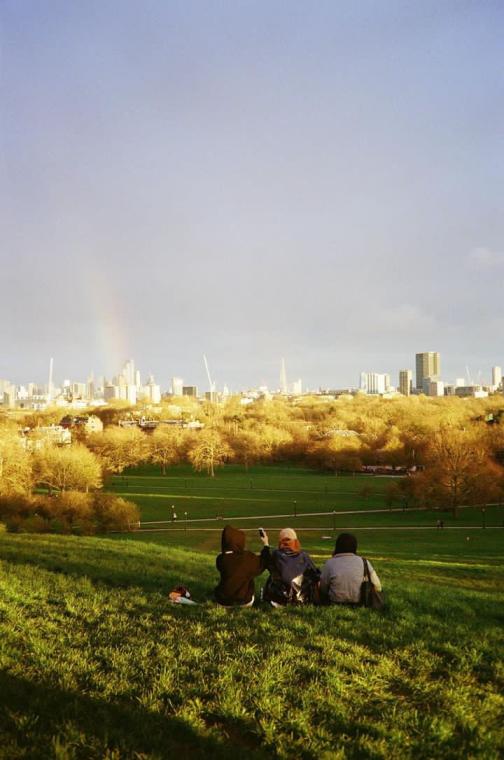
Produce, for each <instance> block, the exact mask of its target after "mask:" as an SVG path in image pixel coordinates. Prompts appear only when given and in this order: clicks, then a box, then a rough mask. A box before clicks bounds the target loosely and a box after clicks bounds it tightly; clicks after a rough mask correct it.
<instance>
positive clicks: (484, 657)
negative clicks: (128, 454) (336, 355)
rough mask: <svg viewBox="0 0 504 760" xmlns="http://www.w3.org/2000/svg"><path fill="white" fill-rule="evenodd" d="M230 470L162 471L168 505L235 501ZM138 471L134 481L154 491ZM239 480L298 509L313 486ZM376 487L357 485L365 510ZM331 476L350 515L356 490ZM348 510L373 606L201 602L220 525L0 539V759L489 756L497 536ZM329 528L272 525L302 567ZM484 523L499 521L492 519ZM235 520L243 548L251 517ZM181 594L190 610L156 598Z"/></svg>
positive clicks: (498, 672) (324, 545) (311, 481)
mask: <svg viewBox="0 0 504 760" xmlns="http://www.w3.org/2000/svg"><path fill="white" fill-rule="evenodd" d="M236 476H237V477H236V479H234V478H233V473H232V472H228V473H226V474H225V476H223V477H221V476H220V474H219V477H218V478H217V479H216V480H215V481H213V482H212V481H208V480H207V479H206V478H205V477H204V476H196V477H195V478H194V483H192V482H188V484H187V485H185V484H184V480H188V481H190V480H191V477H190V473H189V472H188V471H187V472H186V473H180V474H179V476H178V477H179V482H178V492H179V498H182V496H181V495H180V492H181V491H182V489H184V490H187V491H189V494H190V495H196V490H197V489H196V486H198V487H199V489H200V490H201V495H203V496H205V495H210V496H212V495H213V496H215V500H218V499H219V498H220V496H221V495H222V494H224V493H225V492H226V486H227V487H228V488H229V490H233V495H235V494H238V495H239V494H240V493H242V494H243V493H244V491H246V488H247V481H246V477H250V476H245V475H243V474H242V473H239V472H237V473H236ZM126 477H129V478H130V479H133V477H134V476H133V475H132V474H131V473H130V474H128V476H126ZM143 477H146V478H148V479H149V480H148V481H146V485H145V489H148V488H152V486H153V485H154V484H156V483H157V482H158V481H157V479H156V478H154V479H153V478H152V473H144V475H143ZM238 479H241V481H240V482H239V480H238ZM253 479H254V488H253V489H250V484H249V489H250V490H259V486H260V485H262V486H263V488H264V490H265V491H266V492H268V491H271V490H273V487H275V489H276V490H277V491H279V492H281V493H283V492H285V491H287V492H289V498H290V493H291V491H294V493H295V494H296V496H294V498H295V499H297V500H298V501H300V500H302V499H303V497H302V496H301V494H302V493H303V492H305V491H310V490H313V491H316V490H317V486H318V488H319V490H322V492H323V493H324V486H323V483H324V481H327V480H328V478H327V477H325V478H324V477H323V476H320V475H318V476H317V475H316V474H314V473H303V472H302V471H294V472H292V471H291V470H287V469H286V470H285V471H284V472H282V471H280V470H278V469H277V470H276V471H273V472H272V471H271V468H270V470H269V471H267V472H264V473H261V471H254V473H253ZM119 480H120V479H119ZM219 480H220V481H221V486H222V488H221V487H219ZM385 480H386V479H379V478H376V479H375V478H373V479H371V486H372V487H373V488H375V489H376V491H375V493H376V496H375V497H373V498H376V500H377V502H379V500H380V499H382V500H383V488H384V485H385ZM329 481H330V483H331V484H332V483H333V480H331V479H329ZM334 481H335V485H334V488H335V489H337V488H341V491H340V493H342V492H343V490H344V488H345V490H348V491H349V492H352V490H353V493H354V494H356V495H355V496H354V500H353V502H350V503H353V505H354V506H355V504H356V503H357V502H358V503H360V497H359V496H358V495H357V493H358V491H359V490H360V489H362V487H363V485H362V483H361V482H359V481H360V478H355V479H353V478H351V477H350V478H334ZM336 481H337V485H336ZM368 483H369V479H367V478H366V480H365V483H364V485H367V484H368ZM176 485H177V484H176V483H175V484H174V483H173V482H169V483H168V484H167V487H168V489H169V490H170V491H173V492H174V491H175V486H176ZM282 485H283V486H284V488H282ZM268 486H271V487H270V488H268ZM320 486H322V488H320ZM343 487H344V488H343ZM118 490H121V491H122V488H121V489H119V488H118ZM380 493H381V495H380ZM270 495H271V494H270V493H268V497H269V496H270ZM254 497H255V494H254ZM146 498H147V499H148V498H149V497H148V496H146ZM152 498H153V499H158V498H159V497H158V496H156V497H152ZM318 498H320V499H321V500H322V499H323V497H322V496H320V495H319V496H318ZM329 499H330V496H329ZM329 499H328V500H329ZM203 501H204V500H202V503H203ZM287 501H288V500H287ZM245 503H246V504H248V514H255V511H252V510H255V506H256V502H255V501H248V502H245ZM272 503H275V502H274V500H273V499H272ZM277 503H278V502H277ZM306 503H308V500H307V502H306ZM382 503H383V502H382ZM306 511H309V510H306ZM278 513H279V514H280V513H281V510H279V512H278ZM494 513H495V514H494ZM241 514H242V515H243V516H245V515H246V514H247V512H243V513H241ZM426 515H427V516H428V517H429V520H430V522H429V524H428V527H427V526H426V525H425V524H420V527H414V524H415V521H417V520H419V519H421V518H422V516H426ZM432 515H434V516H438V513H432ZM349 517H350V518H351V520H352V522H350V523H348V522H347V523H346V526H348V527H355V528H356V534H357V536H358V539H359V548H360V551H361V553H362V554H364V555H365V556H368V557H369V558H370V559H371V560H372V561H373V564H374V565H375V567H376V569H377V571H378V573H379V575H380V577H381V579H382V582H383V585H384V588H385V589H386V592H387V598H388V608H387V610H386V611H385V612H383V613H374V612H372V611H370V610H365V609H349V608H290V609H284V610H273V609H271V608H269V607H268V606H266V605H259V606H257V607H255V608H253V609H248V610H225V609H222V608H217V607H216V606H215V605H214V604H213V603H212V602H211V601H210V599H211V593H212V589H213V587H214V586H215V584H216V582H217V574H216V571H215V569H214V568H215V554H216V552H217V551H218V546H219V539H220V535H219V531H220V527H221V525H222V523H221V522H220V521H215V522H214V523H212V524H211V525H210V526H207V527H211V528H213V529H212V530H202V529H201V527H200V528H198V524H197V523H191V522H188V524H187V525H186V526H185V525H177V526H175V529H170V530H168V531H166V532H154V533H132V534H127V535H125V536H122V535H118V536H114V537H110V538H102V537H96V538H83V537H77V536H54V535H53V536H51V535H28V534H25V535H15V534H6V533H3V534H0V642H1V644H0V658H1V665H0V757H2V758H6V759H8V760H11V758H12V759H13V760H15V759H17V758H57V760H67V759H70V758H90V759H91V758H110V759H114V760H115V759H119V758H131V760H142V759H143V758H171V757H173V756H175V755H176V756H178V757H180V758H186V757H187V758H200V757H201V758H204V757H205V758H206V757H215V758H220V757H222V758H235V757H236V756H237V755H240V754H241V756H242V757H244V758H249V757H250V758H271V757H279V758H288V757H293V756H298V757H301V758H327V759H329V758H331V759H332V758H337V759H338V758H352V759H355V760H360V758H369V759H370V760H371V759H372V758H387V759H388V758H401V760H403V759H404V758H412V759H416V758H425V760H427V759H430V758H454V759H455V758H457V759H458V758H482V759H484V760H487V759H489V760H493V759H495V760H497V758H500V757H501V756H502V753H503V752H504V698H503V692H504V688H503V687H504V666H503V662H502V654H503V643H504V640H503V633H502V632H503V623H504V612H503V602H504V566H503V562H502V545H503V540H504V531H502V529H499V528H491V529H488V530H482V529H480V527H479V526H480V525H481V522H480V520H481V514H480V512H479V511H478V510H464V511H462V512H461V515H460V517H459V518H458V520H457V521H454V522H453V523H452V522H450V521H451V518H450V517H449V516H446V515H444V519H445V522H446V523H449V525H447V529H445V530H436V529H432V527H431V526H432V516H431V513H419V512H417V513H414V512H408V511H406V512H405V513H402V512H398V513H392V514H388V513H386V514H383V513H381V515H364V514H362V515H351V516H349ZM357 518H358V519H360V520H362V521H364V522H365V524H364V525H360V526H359V525H355V524H354V523H355V520H356V519H357ZM378 518H379V519H380V520H381V522H379V521H378ZM389 518H390V519H391V520H392V519H393V520H394V521H395V525H396V527H394V523H391V522H389V523H385V522H383V521H385V520H386V519H389ZM154 519H156V518H154ZM157 519H161V518H157ZM298 519H301V518H298ZM344 519H348V517H347V516H337V517H336V524H334V525H333V524H332V517H331V524H329V523H328V520H327V518H326V517H323V518H319V517H317V516H312V517H303V518H302V525H298V524H297V523H293V521H292V520H291V521H290V522H291V523H292V524H295V525H296V527H298V530H299V535H300V538H301V541H302V543H303V546H304V547H305V548H306V549H308V551H310V553H311V554H312V556H313V557H314V559H315V561H316V562H317V563H318V564H319V565H320V564H322V563H323V561H324V560H325V559H326V558H327V557H328V556H329V555H330V553H331V550H332V546H333V544H332V538H322V536H330V537H332V534H333V529H334V530H335V531H338V530H339V529H340V528H341V527H343V525H344V522H343V521H344ZM309 520H312V521H313V525H309V524H307V521H309ZM318 520H322V522H317V521H318ZM471 520H472V521H473V522H472V523H471ZM486 520H487V524H489V525H490V524H491V523H495V524H496V525H498V524H499V523H500V522H501V510H499V508H494V509H491V510H490V509H489V510H487V513H486ZM324 521H325V522H324ZM377 521H378V522H377ZM286 522H287V521H285V520H271V521H270V524H271V525H272V526H275V527H282V526H283V525H285V524H286ZM243 523H244V524H246V525H247V527H248V528H249V532H248V544H249V546H250V548H251V549H253V550H259V548H260V544H259V541H258V538H257V533H256V525H255V522H254V521H251V522H246V521H243ZM452 524H453V525H456V526H457V528H456V529H453V528H452V527H450V526H451V525H452ZM422 525H423V527H422ZM471 525H472V527H471ZM462 526H465V528H464V529H462ZM170 527H171V526H170ZM310 527H311V528H313V529H312V530H308V529H307V528H310ZM186 528H187V530H186ZM305 528H306V529H305ZM380 528H381V529H380ZM407 528H409V529H407ZM271 539H272V542H273V541H274V540H275V539H276V536H275V533H274V531H273V530H272V531H271ZM264 580H265V578H263V579H260V580H259V581H258V583H257V586H258V587H259V586H260V585H261V583H262V582H264ZM180 582H183V583H185V584H187V585H188V586H189V587H190V589H191V591H192V593H193V596H194V598H196V599H197V600H198V601H200V602H201V605H200V606H197V607H194V608H188V607H180V606H176V605H171V604H170V603H169V602H168V600H167V592H168V591H169V590H170V589H171V588H172V587H173V586H174V585H176V584H178V583H180Z"/></svg>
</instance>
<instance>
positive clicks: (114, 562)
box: [0, 534, 217, 598]
mask: <svg viewBox="0 0 504 760" xmlns="http://www.w3.org/2000/svg"><path fill="white" fill-rule="evenodd" d="M0 559H2V560H5V561H7V562H10V563H12V564H18V565H28V566H35V567H40V568H43V569H45V570H48V571H50V572H59V573H63V574H65V575H68V576H74V577H81V578H82V577H86V578H89V579H90V580H91V581H93V582H99V583H101V584H104V585H106V586H110V587H115V588H127V587H131V586H133V587H136V588H141V589H143V590H144V591H149V592H154V591H158V592H163V593H164V592H166V591H167V590H169V589H171V588H173V586H174V585H178V584H180V583H183V584H184V585H186V586H189V588H190V589H191V591H192V593H193V596H195V597H201V598H205V597H208V596H210V594H211V590H212V588H213V585H215V583H216V582H217V575H216V572H215V571H213V572H212V570H213V561H212V560H211V559H209V558H206V557H205V555H202V554H196V553H194V552H191V551H188V550H183V549H182V550H181V549H175V548H170V549H167V548H165V547H162V546H158V545H153V544H151V545H148V547H147V550H146V546H145V544H135V543H134V542H128V543H127V544H126V543H123V542H119V541H111V540H107V539H102V538H85V539H83V538H77V537H73V536H40V535H37V536H30V535H12V534H9V535H8V536H7V537H5V536H2V537H0ZM214 576H215V578H214Z"/></svg>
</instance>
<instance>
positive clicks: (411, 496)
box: [0, 395, 504, 511]
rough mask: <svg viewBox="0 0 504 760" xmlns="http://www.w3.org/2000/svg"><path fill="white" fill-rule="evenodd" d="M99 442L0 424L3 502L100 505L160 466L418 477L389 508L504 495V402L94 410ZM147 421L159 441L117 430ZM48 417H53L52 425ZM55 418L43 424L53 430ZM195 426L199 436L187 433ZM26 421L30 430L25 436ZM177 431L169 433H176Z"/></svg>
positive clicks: (233, 403) (305, 402)
mask: <svg viewBox="0 0 504 760" xmlns="http://www.w3.org/2000/svg"><path fill="white" fill-rule="evenodd" d="M94 413H95V414H97V415H98V416H101V418H102V420H103V422H104V424H105V427H104V430H103V432H100V433H92V434H89V435H84V434H83V433H82V431H81V432H79V433H78V434H77V435H74V441H73V443H72V444H71V445H70V446H55V445H50V444H44V445H40V446H37V447H33V448H32V449H30V448H29V447H27V446H26V445H25V444H23V439H22V437H21V436H20V432H19V424H16V423H15V422H13V421H10V420H7V419H3V420H0V495H3V496H8V495H12V494H17V495H18V496H19V495H28V494H30V493H32V491H33V489H34V488H35V487H36V486H38V487H39V488H43V489H46V490H47V492H48V493H49V494H50V493H54V492H56V493H65V492H68V491H77V492H84V493H86V492H87V493H92V492H94V491H96V490H97V489H100V488H101V487H102V485H103V482H104V479H106V478H107V477H109V476H110V475H113V474H118V473H121V472H123V471H124V470H125V469H127V468H130V467H135V466H137V465H140V464H146V463H152V464H153V465H155V466H157V467H159V472H160V473H162V474H166V473H167V471H168V470H169V468H170V467H172V466H173V465H176V464H181V463H189V464H191V465H192V467H193V468H194V469H195V470H197V471H206V472H207V473H208V475H209V476H210V477H214V476H215V474H216V471H217V469H218V468H219V467H222V466H225V465H226V464H228V463H233V464H238V465H241V466H243V467H244V468H245V469H247V468H248V467H250V466H252V465H254V464H258V463H261V464H274V463H286V462H289V463H292V464H297V465H300V466H305V467H310V468H314V469H318V470H321V471H325V472H352V471H353V472H358V471H360V470H361V469H362V468H363V467H364V466H366V465H381V466H387V467H391V468H402V469H403V470H407V471H408V472H409V473H410V477H408V478H406V479H404V480H403V481H401V482H400V484H399V485H398V484H396V483H392V484H391V485H390V488H389V489H388V492H387V498H388V500H389V502H390V503H393V502H394V501H397V502H398V503H403V504H410V503H413V502H414V503H416V504H421V505H425V506H433V507H444V508H450V509H452V510H454V511H455V510H456V508H457V506H459V505H462V504H476V503H484V502H487V501H500V500H501V499H502V493H503V490H504V479H503V472H504V470H503V467H502V462H503V457H504V421H503V422H502V423H501V422H500V420H501V417H502V419H503V420H504V417H503V415H504V399H503V397H502V396H493V397H489V398H488V399H458V398H454V399H429V398H426V397H423V396H416V397H410V398H395V399H381V398H372V397H369V396H364V395H357V396H348V397H340V398H339V399H337V400H331V399H329V400H326V399H324V397H302V398H300V399H296V400H292V401H289V400H286V399H282V398H274V399H272V400H267V399H259V400H257V401H255V402H253V403H250V404H247V405H244V404H242V403H241V399H240V398H238V397H236V398H231V399H229V400H228V401H227V402H226V403H224V404H212V403H205V404H202V405H201V404H198V403H196V402H194V401H190V402H188V401H184V404H183V405H182V406H178V407H175V406H174V405H173V404H172V405H165V406H163V405H161V406H159V407H158V408H157V409H156V410H155V411H154V412H153V410H152V409H145V408H142V407H138V408H136V409H125V408H124V407H114V406H112V407H106V408H103V409H96V410H94ZM146 414H148V415H149V417H150V418H151V419H152V420H153V422H155V423H156V422H157V423H159V424H158V426H157V427H155V429H153V430H152V431H151V432H145V431H143V430H141V429H140V428H139V427H136V426H133V427H121V426H120V425H119V422H120V421H121V419H123V418H124V416H125V415H127V416H128V417H129V421H130V422H134V420H135V419H139V418H140V416H145V415H146ZM51 415H52V417H51ZM56 416H57V412H55V411H53V410H51V411H50V412H49V413H47V415H45V416H44V415H43V414H41V413H37V416H36V420H35V418H34V419H29V418H28V422H32V423H33V422H35V421H36V422H38V423H39V424H40V422H47V421H49V420H52V421H57V420H56V419H54V418H55V417H56ZM190 419H197V420H199V421H200V422H201V423H202V425H203V427H202V429H201V430H193V429H191V428H190V427H184V426H183V424H184V423H185V422H187V421H188V420H190ZM26 423H27V418H26V417H25V418H24V420H23V424H24V425H26ZM169 423H170V424H169Z"/></svg>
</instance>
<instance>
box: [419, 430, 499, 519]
mask: <svg viewBox="0 0 504 760" xmlns="http://www.w3.org/2000/svg"><path fill="white" fill-rule="evenodd" d="M501 478H502V468H501V467H499V465H497V464H496V463H495V462H493V461H492V460H491V458H490V457H489V455H488V451H487V449H486V447H485V445H484V441H483V438H482V437H481V436H480V435H478V431H476V430H473V429H462V430H461V429H459V428H454V427H450V426H443V427H442V428H441V429H440V430H439V431H438V432H437V433H436V434H435V435H434V437H433V440H432V443H431V446H430V449H429V452H428V455H427V463H426V467H425V470H424V471H423V472H421V473H419V474H418V475H416V476H415V479H414V481H413V482H414V492H415V495H416V497H417V498H418V499H420V500H421V501H422V502H423V503H424V504H425V505H426V506H437V507H445V508H450V509H451V510H452V511H453V515H454V517H456V516H457V508H458V507H459V506H461V505H466V504H480V503H484V502H486V501H487V500H492V499H497V498H499V481H500V480H501Z"/></svg>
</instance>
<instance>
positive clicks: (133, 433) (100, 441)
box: [87, 426, 149, 473]
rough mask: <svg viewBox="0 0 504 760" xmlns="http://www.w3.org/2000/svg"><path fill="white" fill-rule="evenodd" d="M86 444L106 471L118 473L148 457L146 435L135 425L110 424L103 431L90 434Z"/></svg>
mask: <svg viewBox="0 0 504 760" xmlns="http://www.w3.org/2000/svg"><path fill="white" fill-rule="evenodd" d="M87 446H88V448H90V449H91V451H93V452H94V453H95V454H96V455H97V456H98V457H99V458H100V459H101V461H102V465H103V468H104V470H105V472H107V473H120V472H122V471H123V470H124V469H126V467H134V466H135V465H138V464H140V463H141V462H145V461H147V459H148V458H149V442H148V439H147V436H146V434H145V433H144V432H143V431H142V430H139V428H137V427H132V428H122V427H114V426H110V427H108V428H106V429H105V430H104V431H103V433H93V434H92V435H90V436H89V438H88V440H87Z"/></svg>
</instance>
